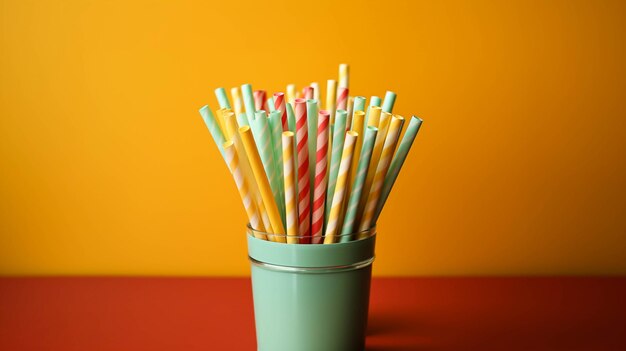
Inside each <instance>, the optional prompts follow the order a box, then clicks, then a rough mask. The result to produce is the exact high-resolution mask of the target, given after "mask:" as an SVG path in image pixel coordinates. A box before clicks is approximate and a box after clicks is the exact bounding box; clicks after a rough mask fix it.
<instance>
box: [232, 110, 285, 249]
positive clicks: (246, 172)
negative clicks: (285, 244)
mask: <svg viewBox="0 0 626 351" xmlns="http://www.w3.org/2000/svg"><path fill="white" fill-rule="evenodd" d="M224 118H225V119H226V121H225V122H226V130H228V133H229V134H230V135H232V137H233V142H234V143H235V150H236V151H237V154H238V155H239V165H240V167H241V171H242V173H243V176H244V178H245V179H246V183H247V184H248V186H249V190H250V192H252V196H253V198H254V200H255V202H256V206H257V208H258V210H259V213H260V215H261V221H262V222H263V227H264V228H265V232H266V233H272V225H271V224H270V219H269V216H268V215H267V211H266V210H265V205H264V204H263V198H262V197H261V193H260V192H259V187H258V185H257V183H256V180H255V179H254V174H252V168H251V166H250V161H249V160H248V155H247V154H246V149H245V148H244V147H243V142H242V141H241V136H240V135H239V133H238V132H237V131H238V130H239V126H238V125H237V117H235V115H234V114H226V115H225V116H224ZM273 239H274V238H273V237H270V240H272V241H273Z"/></svg>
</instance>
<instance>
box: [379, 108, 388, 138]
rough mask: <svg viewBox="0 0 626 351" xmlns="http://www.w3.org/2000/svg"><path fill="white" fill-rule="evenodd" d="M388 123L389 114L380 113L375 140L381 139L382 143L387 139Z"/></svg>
mask: <svg viewBox="0 0 626 351" xmlns="http://www.w3.org/2000/svg"><path fill="white" fill-rule="evenodd" d="M389 123H391V113H389V112H381V113H380V122H379V123H378V136H377V138H382V139H383V141H384V140H385V138H387V132H388V131H389Z"/></svg>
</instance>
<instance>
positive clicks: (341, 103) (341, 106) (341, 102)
mask: <svg viewBox="0 0 626 351" xmlns="http://www.w3.org/2000/svg"><path fill="white" fill-rule="evenodd" d="M337 110H346V111H347V110H348V88H346V87H339V88H337Z"/></svg>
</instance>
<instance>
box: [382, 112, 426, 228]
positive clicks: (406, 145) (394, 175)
mask: <svg viewBox="0 0 626 351" xmlns="http://www.w3.org/2000/svg"><path fill="white" fill-rule="evenodd" d="M421 126H422V119H421V118H419V117H416V116H413V118H411V121H410V122H409V126H408V127H406V132H404V137H403V138H402V141H401V142H400V145H399V146H398V150H397V151H396V154H395V155H394V156H393V159H392V160H391V165H390V166H389V171H387V175H386V176H385V182H384V183H383V189H382V190H381V194H380V199H379V200H378V204H376V212H375V213H374V218H373V219H372V223H376V220H377V219H378V216H380V213H381V212H382V210H383V206H385V201H387V198H388V197H389V194H390V193H391V189H392V188H393V184H394V183H395V182H396V179H398V174H400V169H401V168H402V165H403V164H404V160H406V157H407V155H408V154H409V150H411V146H412V145H413V141H414V140H415V136H417V132H419V130H420V127H421Z"/></svg>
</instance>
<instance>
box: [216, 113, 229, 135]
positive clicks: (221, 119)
mask: <svg viewBox="0 0 626 351" xmlns="http://www.w3.org/2000/svg"><path fill="white" fill-rule="evenodd" d="M228 112H232V110H231V109H229V108H221V109H219V110H217V111H215V117H216V119H217V124H218V125H219V126H220V130H221V131H222V134H223V135H224V139H225V140H229V139H230V138H229V137H228V132H227V131H226V123H225V122H224V114H225V113H228Z"/></svg>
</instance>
